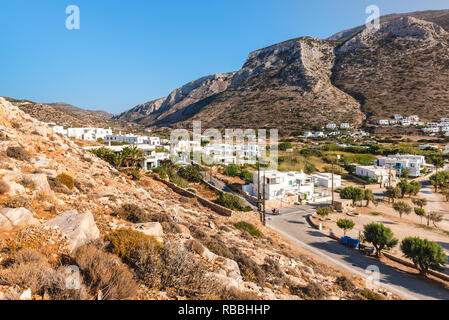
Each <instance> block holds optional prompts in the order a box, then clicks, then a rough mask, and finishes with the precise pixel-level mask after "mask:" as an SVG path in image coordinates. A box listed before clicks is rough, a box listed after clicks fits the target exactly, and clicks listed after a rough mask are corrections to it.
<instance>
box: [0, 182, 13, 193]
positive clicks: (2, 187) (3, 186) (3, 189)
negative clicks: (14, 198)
mask: <svg viewBox="0 0 449 320" xmlns="http://www.w3.org/2000/svg"><path fill="white" fill-rule="evenodd" d="M10 190H11V188H10V187H9V184H8V183H7V182H5V181H3V180H0V195H2V194H5V193H8V192H9V191H10Z"/></svg>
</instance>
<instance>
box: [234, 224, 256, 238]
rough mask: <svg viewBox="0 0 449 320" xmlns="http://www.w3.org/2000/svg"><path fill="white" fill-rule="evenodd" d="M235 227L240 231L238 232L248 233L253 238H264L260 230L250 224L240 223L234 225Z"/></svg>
mask: <svg viewBox="0 0 449 320" xmlns="http://www.w3.org/2000/svg"><path fill="white" fill-rule="evenodd" d="M234 227H235V228H236V229H238V230H241V231H246V232H248V233H249V234H250V235H252V236H253V237H256V238H262V237H263V233H262V232H260V231H259V229H257V228H256V227H255V226H254V225H253V224H251V223H248V222H245V221H241V222H238V223H236V224H234Z"/></svg>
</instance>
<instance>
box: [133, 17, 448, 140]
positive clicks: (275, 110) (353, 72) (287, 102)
mask: <svg viewBox="0 0 449 320" xmlns="http://www.w3.org/2000/svg"><path fill="white" fill-rule="evenodd" d="M381 22H382V23H381V28H380V30H371V29H366V28H365V27H364V26H361V27H357V28H354V29H351V30H346V31H342V32H341V33H339V34H336V35H335V36H333V37H331V38H330V39H328V40H320V39H313V38H298V39H294V40H290V41H286V42H283V43H280V44H277V45H274V46H270V47H268V48H264V49H261V50H257V51H254V52H252V53H251V54H250V55H249V57H248V59H247V61H246V62H245V64H244V66H243V67H242V69H241V70H239V71H237V72H235V73H231V74H227V75H226V80H222V82H221V84H222V85H221V86H220V85H218V84H217V82H215V81H218V80H215V81H211V80H209V78H203V79H200V80H198V81H196V82H192V83H191V84H188V85H187V86H186V87H185V88H184V89H183V88H181V89H178V90H175V91H174V92H173V93H172V94H171V95H170V97H169V98H167V99H166V100H165V101H164V102H163V103H162V106H161V107H160V109H159V111H156V114H154V113H153V114H152V115H150V116H146V117H144V118H141V119H139V120H136V121H137V122H138V123H141V124H144V125H146V126H158V127H167V126H168V127H190V126H191V121H192V120H201V121H202V122H203V127H204V126H207V127H215V128H235V127H239V128H248V127H250V128H278V129H281V130H282V131H284V132H285V133H295V132H298V131H300V130H301V129H306V128H309V129H310V128H313V127H314V126H317V125H323V124H326V123H329V122H349V123H351V124H353V125H355V126H361V125H363V124H365V123H366V122H367V123H372V122H375V121H377V120H378V119H380V118H382V117H387V118H389V117H391V115H393V114H394V113H405V114H417V115H419V116H421V117H422V118H423V119H428V120H435V119H438V118H440V117H442V116H447V115H448V113H447V112H448V111H449V96H448V93H447V91H446V90H444V85H445V83H447V81H448V80H449V79H448V76H449V75H448V65H449V58H448V45H447V43H448V40H449V33H448V31H447V30H449V10H443V11H426V12H415V13H410V14H401V15H389V16H385V17H382V18H381ZM204 79H206V81H205V80H204ZM218 83H219V82H218ZM198 84H201V85H199V87H198ZM192 88H193V90H192Z"/></svg>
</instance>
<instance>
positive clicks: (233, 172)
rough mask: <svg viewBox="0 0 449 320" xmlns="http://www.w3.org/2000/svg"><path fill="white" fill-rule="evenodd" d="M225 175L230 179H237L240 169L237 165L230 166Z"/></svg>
mask: <svg viewBox="0 0 449 320" xmlns="http://www.w3.org/2000/svg"><path fill="white" fill-rule="evenodd" d="M223 173H224V174H225V175H227V176H228V177H237V176H238V175H239V173H240V167H239V166H238V165H236V164H230V165H228V166H227V167H226V169H225V171H224V172H223Z"/></svg>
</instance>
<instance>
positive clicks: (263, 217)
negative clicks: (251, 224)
mask: <svg viewBox="0 0 449 320" xmlns="http://www.w3.org/2000/svg"><path fill="white" fill-rule="evenodd" d="M265 184H266V181H265V169H264V170H263V210H262V224H263V225H265V224H266V223H265V214H266V211H265V204H266V196H265Z"/></svg>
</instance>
